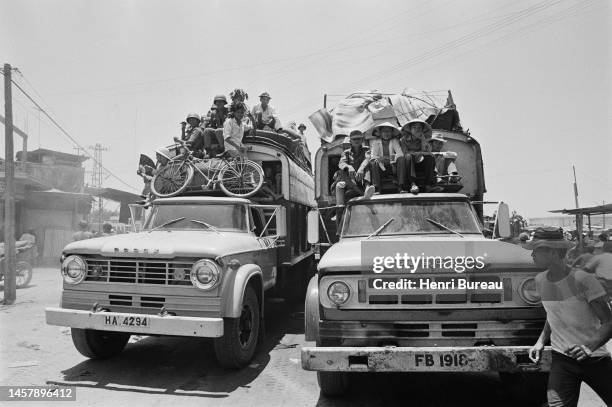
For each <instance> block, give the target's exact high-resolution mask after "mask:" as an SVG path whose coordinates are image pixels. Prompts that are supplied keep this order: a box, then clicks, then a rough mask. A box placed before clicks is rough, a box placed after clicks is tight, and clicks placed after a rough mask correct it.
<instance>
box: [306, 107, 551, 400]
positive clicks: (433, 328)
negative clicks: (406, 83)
mask: <svg viewBox="0 0 612 407" xmlns="http://www.w3.org/2000/svg"><path fill="white" fill-rule="evenodd" d="M402 96H404V95H402ZM400 99H401V98H400ZM443 106H444V105H443ZM447 113H449V115H450V114H451V113H453V112H451V111H447ZM453 114H454V113H453ZM372 115H374V113H372ZM359 117H361V116H359ZM437 117H438V119H439V118H440V116H437ZM340 119H343V120H344V121H345V122H346V121H348V120H347V119H345V117H341V116H340V114H338V123H340V124H341V123H342V122H341V120H340ZM438 119H433V120H429V122H430V123H431V124H432V127H433V131H434V132H436V133H438V135H439V136H441V137H443V138H444V139H445V140H446V143H445V144H444V145H445V147H444V149H445V151H450V152H453V153H454V154H455V155H456V166H457V169H458V173H459V175H460V176H461V183H460V184H457V185H445V186H444V188H443V191H442V192H439V193H419V194H411V193H394V191H397V187H396V186H394V185H392V184H391V185H390V188H389V189H388V190H387V189H386V188H384V187H383V190H382V191H380V194H378V195H374V196H372V197H370V198H368V197H356V198H353V199H351V200H349V201H348V202H347V204H346V205H345V206H344V207H343V216H342V220H341V221H340V222H337V219H333V217H332V215H334V214H336V213H337V209H338V206H337V204H336V202H335V199H334V195H333V193H332V192H333V191H331V190H330V185H331V183H332V181H333V178H332V177H333V174H334V172H335V171H336V170H337V166H338V161H339V158H340V155H341V154H342V151H343V146H342V138H336V139H335V140H332V141H330V142H327V143H324V144H323V145H322V147H321V149H319V151H318V152H317V154H316V156H315V169H316V173H315V181H316V188H315V195H316V199H317V203H318V208H317V210H315V211H312V212H311V213H310V214H309V225H308V229H309V242H311V243H312V244H313V245H314V246H315V247H316V251H317V253H318V256H320V260H319V263H318V266H317V269H318V273H317V275H316V276H314V277H313V278H312V279H311V280H310V283H309V286H308V291H307V296H306V301H305V333H306V340H307V341H312V342H313V345H312V346H306V347H303V348H302V353H301V357H302V367H303V368H304V369H306V370H312V371H316V372H317V376H318V382H319V385H320V388H321V392H322V394H324V395H327V396H333V395H339V394H342V393H343V392H344V391H345V390H346V389H347V385H348V378H349V377H350V376H349V374H352V373H358V372H400V371H401V372H490V371H492V372H499V373H500V376H501V377H502V379H503V380H504V381H505V382H507V383H513V384H515V385H516V384H519V383H520V385H519V386H518V387H521V388H522V389H521V392H522V393H523V394H524V395H529V396H531V395H533V394H536V393H537V395H536V396H535V397H537V398H538V399H541V398H542V395H544V396H545V392H543V391H542V387H541V384H542V375H540V372H546V371H547V370H548V369H549V367H550V349H549V348H546V350H545V352H544V354H543V357H542V359H541V360H540V363H538V364H535V363H532V362H531V360H530V359H529V357H528V352H529V348H530V346H532V345H533V344H534V343H535V342H536V340H537V338H538V336H539V334H540V332H541V330H542V328H543V326H544V323H545V319H546V316H545V312H544V310H543V308H542V305H541V301H540V298H539V296H538V294H537V291H536V289H535V280H534V277H535V275H536V274H537V273H539V272H540V271H541V270H539V269H538V268H537V267H536V266H535V265H534V264H533V261H532V259H531V256H530V253H529V252H528V251H527V250H524V249H523V248H522V247H520V246H518V245H515V244H511V243H508V242H505V241H503V239H505V238H508V237H509V235H510V227H509V213H508V212H509V211H508V205H506V204H505V203H503V202H500V203H498V208H497V217H496V222H495V224H494V225H493V227H492V230H488V229H486V228H485V225H484V222H483V219H484V217H483V204H484V203H485V202H484V200H483V197H484V194H485V192H486V189H485V183H484V170H483V160H482V153H481V149H480V145H479V143H478V142H477V141H476V139H475V138H474V137H473V136H472V135H470V134H469V132H464V131H463V130H461V129H460V128H451V127H446V126H445V125H444V123H442V122H441V121H439V120H438ZM333 120H335V117H334V118H333ZM340 124H338V126H339V125H340ZM334 125H336V122H334V121H333V123H332V127H334ZM417 175H418V174H417ZM388 192H391V193H388ZM536 377H537V378H536ZM532 379H533V380H532ZM532 386H533V387H532ZM531 388H533V391H534V393H531V392H530V390H529V389H531Z"/></svg>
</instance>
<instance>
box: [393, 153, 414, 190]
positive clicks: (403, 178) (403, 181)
mask: <svg viewBox="0 0 612 407" xmlns="http://www.w3.org/2000/svg"><path fill="white" fill-rule="evenodd" d="M413 158H414V157H413V156H412V154H408V155H404V156H401V157H398V158H397V161H396V164H397V181H398V183H399V184H400V186H401V187H402V188H403V189H410V187H411V186H412V183H413V182H414V183H416V170H415V166H414V159H413Z"/></svg>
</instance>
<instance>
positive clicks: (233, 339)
mask: <svg viewBox="0 0 612 407" xmlns="http://www.w3.org/2000/svg"><path fill="white" fill-rule="evenodd" d="M260 323H261V319H260V313H259V300H258V299H257V294H255V290H254V289H253V287H252V286H250V285H249V286H247V288H246V290H245V291H244V297H243V298H242V313H241V314H240V317H239V318H224V320H223V336H222V337H220V338H215V356H216V357H217V361H218V362H219V365H221V366H222V367H226V368H232V369H239V368H242V367H244V366H246V365H247V364H248V363H249V362H250V361H251V359H253V355H254V354H255V348H256V347H257V339H258V336H259V329H260Z"/></svg>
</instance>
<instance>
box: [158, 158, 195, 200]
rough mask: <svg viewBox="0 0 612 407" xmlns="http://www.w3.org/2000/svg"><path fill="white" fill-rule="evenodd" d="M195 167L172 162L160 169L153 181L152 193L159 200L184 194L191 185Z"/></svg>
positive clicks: (182, 162) (181, 162)
mask: <svg viewBox="0 0 612 407" xmlns="http://www.w3.org/2000/svg"><path fill="white" fill-rule="evenodd" d="M193 173H194V171H193V167H192V166H191V164H189V163H186V162H184V161H174V162H170V163H169V164H168V165H166V166H164V167H162V168H160V169H159V171H158V172H157V174H155V176H154V177H153V180H151V192H153V194H155V196H157V197H159V198H168V197H171V196H176V195H178V194H180V193H182V192H183V191H184V190H185V189H186V188H187V187H188V186H189V184H191V180H192V179H193Z"/></svg>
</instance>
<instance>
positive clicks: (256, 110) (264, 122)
mask: <svg viewBox="0 0 612 407" xmlns="http://www.w3.org/2000/svg"><path fill="white" fill-rule="evenodd" d="M270 99H271V97H270V94H269V93H268V92H264V93H262V94H261V95H259V102H260V103H259V104H258V105H255V106H253V109H251V115H253V117H254V120H255V128H256V129H258V130H272V131H278V130H280V129H281V128H282V125H281V121H280V119H279V117H278V114H277V113H276V109H274V108H273V107H272V106H270Z"/></svg>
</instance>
